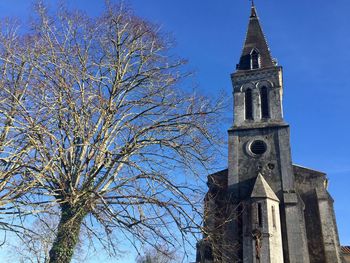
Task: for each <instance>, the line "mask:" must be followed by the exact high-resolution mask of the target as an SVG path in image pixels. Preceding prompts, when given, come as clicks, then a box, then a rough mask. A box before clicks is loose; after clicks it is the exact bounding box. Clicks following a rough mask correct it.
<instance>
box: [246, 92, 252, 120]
mask: <svg viewBox="0 0 350 263" xmlns="http://www.w3.org/2000/svg"><path fill="white" fill-rule="evenodd" d="M245 118H246V120H252V119H253V96H252V90H251V89H247V90H246V92H245Z"/></svg>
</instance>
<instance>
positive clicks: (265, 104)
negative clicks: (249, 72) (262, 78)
mask: <svg viewBox="0 0 350 263" xmlns="http://www.w3.org/2000/svg"><path fill="white" fill-rule="evenodd" d="M260 99H261V118H263V119H267V118H269V117H270V112H269V96H268V90H267V88H266V87H265V86H264V87H262V88H261V90H260Z"/></svg>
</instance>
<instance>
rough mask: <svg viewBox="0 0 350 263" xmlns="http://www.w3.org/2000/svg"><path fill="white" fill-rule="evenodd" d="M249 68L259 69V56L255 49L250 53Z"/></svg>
mask: <svg viewBox="0 0 350 263" xmlns="http://www.w3.org/2000/svg"><path fill="white" fill-rule="evenodd" d="M250 68H251V69H257V68H260V54H259V52H258V51H256V50H255V49H254V50H253V51H252V52H251V53H250Z"/></svg>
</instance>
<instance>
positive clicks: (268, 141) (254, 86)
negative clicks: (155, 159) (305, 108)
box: [227, 4, 310, 263]
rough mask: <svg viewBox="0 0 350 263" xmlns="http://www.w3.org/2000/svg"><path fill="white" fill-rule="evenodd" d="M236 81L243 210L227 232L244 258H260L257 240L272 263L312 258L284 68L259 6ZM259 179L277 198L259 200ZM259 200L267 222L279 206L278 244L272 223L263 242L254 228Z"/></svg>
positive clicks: (234, 141) (238, 193)
mask: <svg viewBox="0 0 350 263" xmlns="http://www.w3.org/2000/svg"><path fill="white" fill-rule="evenodd" d="M231 79H232V83H233V96H234V123H233V126H232V128H231V129H230V130H229V164H228V191H229V192H230V193H231V196H232V198H233V200H232V203H233V204H234V207H237V208H238V209H239V211H238V212H237V216H236V219H235V220H233V222H232V225H231V226H229V229H230V230H228V231H227V233H230V234H229V235H232V236H233V237H234V238H233V239H234V240H230V241H229V242H235V243H237V244H239V253H237V256H238V258H241V259H243V262H259V261H257V258H258V257H254V256H253V255H254V253H256V252H254V253H252V250H254V249H253V248H252V246H253V245H252V244H254V242H259V246H261V247H264V248H265V250H261V253H263V254H262V255H259V257H261V258H265V259H267V258H270V260H269V261H266V262H293V263H295V262H303V263H307V262H310V260H309V256H308V255H309V253H308V245H307V238H306V234H305V233H306V232H305V222H304V217H303V208H304V204H303V201H302V200H301V198H300V197H299V196H298V194H297V192H296V189H295V179H294V174H293V166H292V159H291V151H290V139H289V125H288V124H287V123H286V122H285V121H284V119H283V108H282V94H283V81H282V67H281V66H278V65H277V63H276V61H275V60H273V59H272V56H271V53H270V50H269V47H268V45H267V41H266V39H265V36H264V34H263V31H262V28H261V25H260V21H259V18H258V15H257V12H256V8H255V6H254V4H253V5H252V7H251V14H250V18H249V24H248V30H247V35H246V39H245V43H244V46H243V50H242V54H241V57H240V60H239V63H238V64H237V67H236V71H235V72H234V73H233V74H232V75H231ZM258 180H259V181H263V182H264V185H266V187H267V188H269V189H270V190H271V191H270V190H269V191H270V192H271V195H272V194H273V195H274V196H275V198H272V199H271V198H266V199H264V201H263V202H258V203H257V202H256V199H255V198H254V197H253V196H252V193H253V192H254V185H256V182H257V181H258ZM273 202H275V203H273ZM272 203H273V204H272ZM256 204H259V207H260V208H259V209H260V210H259V211H260V212H258V213H260V214H261V215H265V217H262V218H265V219H266V220H267V219H269V220H272V216H271V215H272V207H274V208H273V209H274V212H273V213H274V215H275V217H274V220H278V221H279V222H278V225H279V226H280V229H279V230H278V231H277V230H276V229H275V230H276V231H277V232H276V231H275V232H274V234H273V235H274V236H275V239H274V242H271V238H270V236H271V233H270V232H269V230H268V228H267V227H263V228H261V229H260V230H259V229H258V231H260V232H259V235H260V237H259V240H257V236H256V233H254V231H257V229H256V228H252V227H251V226H252V223H251V222H252V221H251V220H252V218H256V213H257V212H254V211H255V210H254V209H252V205H253V207H254V206H256ZM277 210H278V211H277ZM276 211H277V212H278V213H277V214H278V215H279V218H278V219H276ZM266 224H267V225H271V224H272V223H271V222H266ZM275 225H276V224H275ZM279 237H281V238H279ZM254 239H255V241H254ZM257 249H258V247H257ZM274 251H275V252H276V251H283V258H284V261H283V259H281V261H278V260H279V259H278V256H276V255H274ZM264 253H265V254H266V253H267V254H268V255H267V254H266V255H265V254H264ZM276 253H279V252H276ZM230 257H231V258H232V257H233V256H232V255H231V256H228V258H230ZM271 258H272V259H274V260H272V259H271ZM276 258H277V259H276ZM238 262H240V261H238ZM261 262H265V261H261Z"/></svg>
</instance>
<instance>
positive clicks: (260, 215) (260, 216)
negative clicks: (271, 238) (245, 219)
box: [258, 203, 263, 227]
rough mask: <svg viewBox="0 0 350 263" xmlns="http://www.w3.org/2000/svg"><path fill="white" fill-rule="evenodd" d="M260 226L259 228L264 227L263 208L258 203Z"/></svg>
mask: <svg viewBox="0 0 350 263" xmlns="http://www.w3.org/2000/svg"><path fill="white" fill-rule="evenodd" d="M258 225H259V227H262V225H263V222H262V207H261V204H260V203H258Z"/></svg>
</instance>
